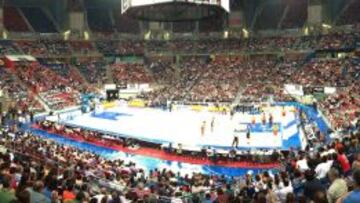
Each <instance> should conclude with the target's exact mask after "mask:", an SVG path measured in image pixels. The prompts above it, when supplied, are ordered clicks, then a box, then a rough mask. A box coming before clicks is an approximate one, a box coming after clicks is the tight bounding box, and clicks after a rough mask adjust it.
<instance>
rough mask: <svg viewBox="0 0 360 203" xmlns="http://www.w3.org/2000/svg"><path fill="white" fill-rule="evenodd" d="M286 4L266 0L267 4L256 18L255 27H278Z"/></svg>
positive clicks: (262, 28)
mask: <svg viewBox="0 0 360 203" xmlns="http://www.w3.org/2000/svg"><path fill="white" fill-rule="evenodd" d="M284 9H285V4H283V3H279V1H266V5H265V7H264V8H263V10H262V11H261V13H260V14H259V16H258V17H257V19H256V23H255V28H256V29H260V30H264V29H276V28H277V25H278V23H279V21H280V19H281V17H282V15H283V12H284Z"/></svg>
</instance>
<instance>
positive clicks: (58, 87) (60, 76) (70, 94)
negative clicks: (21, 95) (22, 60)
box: [15, 64, 85, 110]
mask: <svg viewBox="0 0 360 203" xmlns="http://www.w3.org/2000/svg"><path fill="white" fill-rule="evenodd" d="M15 69H16V75H17V77H19V78H20V79H21V80H22V82H23V83H24V84H26V85H27V86H28V87H29V89H30V90H31V91H33V92H35V93H38V94H39V96H40V97H41V98H42V99H43V100H44V101H45V102H46V103H47V104H48V105H49V107H50V108H51V109H54V110H58V109H62V108H64V107H68V106H74V105H78V104H79V102H80V101H79V100H80V91H83V90H84V89H85V88H84V89H82V87H83V85H82V82H81V80H80V79H79V76H77V75H76V73H74V72H73V71H71V70H70V67H68V66H61V67H57V66H55V67H52V66H47V67H46V66H43V65H39V64H23V65H19V66H17V67H16V68H15Z"/></svg>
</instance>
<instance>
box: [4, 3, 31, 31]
mask: <svg viewBox="0 0 360 203" xmlns="http://www.w3.org/2000/svg"><path fill="white" fill-rule="evenodd" d="M3 12H4V26H5V28H6V29H7V30H9V31H13V32H27V31H29V27H28V25H27V24H26V22H25V20H24V19H23V17H22V16H21V14H20V11H19V10H18V8H15V7H8V6H5V7H4V8H3Z"/></svg>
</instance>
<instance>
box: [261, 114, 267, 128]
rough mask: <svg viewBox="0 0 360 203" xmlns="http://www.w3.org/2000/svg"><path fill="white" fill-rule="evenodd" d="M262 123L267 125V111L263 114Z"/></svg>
mask: <svg viewBox="0 0 360 203" xmlns="http://www.w3.org/2000/svg"><path fill="white" fill-rule="evenodd" d="M261 121H262V124H263V125H265V124H266V116H265V113H263V114H262V119H261Z"/></svg>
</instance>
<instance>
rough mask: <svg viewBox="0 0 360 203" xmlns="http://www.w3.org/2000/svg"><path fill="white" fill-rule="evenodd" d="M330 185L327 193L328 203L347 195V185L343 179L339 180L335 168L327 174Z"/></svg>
mask: <svg viewBox="0 0 360 203" xmlns="http://www.w3.org/2000/svg"><path fill="white" fill-rule="evenodd" d="M328 177H329V180H330V182H331V185H330V187H329V189H328V191H327V199H328V201H329V203H335V202H336V201H337V199H339V198H340V197H342V196H343V195H344V194H346V193H347V185H346V182H345V180H344V179H342V178H340V174H339V171H338V170H337V169H336V168H332V169H330V171H329V173H328Z"/></svg>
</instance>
